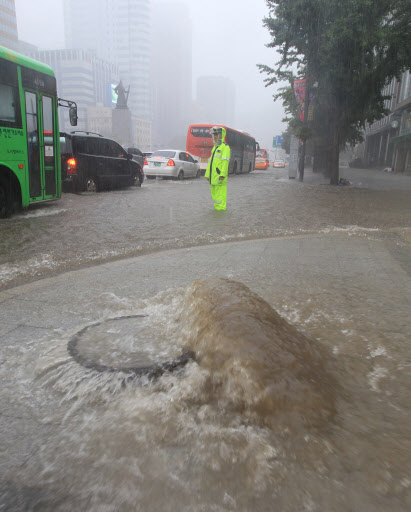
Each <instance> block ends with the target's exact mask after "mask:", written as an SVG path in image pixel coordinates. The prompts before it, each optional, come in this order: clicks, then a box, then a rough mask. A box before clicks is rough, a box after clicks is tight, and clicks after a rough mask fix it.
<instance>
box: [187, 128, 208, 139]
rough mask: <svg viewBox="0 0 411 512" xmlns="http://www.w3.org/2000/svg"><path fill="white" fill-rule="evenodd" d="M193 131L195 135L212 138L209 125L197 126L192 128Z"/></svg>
mask: <svg viewBox="0 0 411 512" xmlns="http://www.w3.org/2000/svg"><path fill="white" fill-rule="evenodd" d="M191 133H192V134H193V135H194V137H204V138H209V139H211V133H210V128H209V127H208V126H207V127H203V126H195V127H193V128H192V129H191Z"/></svg>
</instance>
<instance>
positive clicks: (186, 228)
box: [0, 170, 411, 290]
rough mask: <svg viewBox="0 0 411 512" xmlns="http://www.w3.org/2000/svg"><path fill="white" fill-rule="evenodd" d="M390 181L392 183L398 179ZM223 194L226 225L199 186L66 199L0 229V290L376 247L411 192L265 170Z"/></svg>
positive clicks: (160, 185)
mask: <svg viewBox="0 0 411 512" xmlns="http://www.w3.org/2000/svg"><path fill="white" fill-rule="evenodd" d="M361 172H362V173H364V172H365V171H358V173H361ZM383 177H384V178H386V176H383ZM388 178H392V179H391V180H389V182H388V183H395V178H396V177H395V176H389V177H388ZM405 180H407V178H405ZM363 181H364V180H362V179H360V180H359V183H358V185H359V187H361V186H363V183H362V182H363ZM370 181H371V180H370ZM408 181H410V182H411V180H408ZM406 182H407V181H405V183H406ZM371 184H372V181H371ZM228 186H229V189H228V194H229V195H228V210H227V212H226V214H225V215H224V217H223V216H221V215H220V216H219V214H218V212H217V213H216V212H214V211H213V209H212V202H211V199H210V193H209V187H208V185H207V183H206V181H205V180H204V178H202V179H201V180H186V181H184V182H175V181H163V180H146V181H145V183H144V184H143V187H142V188H141V189H132V188H129V189H126V190H119V191H111V192H104V193H100V194H96V195H87V194H79V195H74V194H63V197H62V199H61V200H60V201H58V202H55V203H50V204H47V205H41V206H38V207H36V208H31V209H29V210H27V211H26V212H23V213H20V214H19V215H16V216H14V217H12V218H11V219H7V220H5V221H2V222H0V290H1V289H5V288H9V287H11V286H16V285H18V284H22V283H25V282H28V281H30V280H36V279H39V278H43V277H50V276H52V275H56V274H58V273H61V272H66V271H69V270H75V269H78V268H82V267H84V266H86V265H95V264H98V263H102V262H106V261H112V260H115V259H119V258H125V257H130V256H137V255H141V254H147V253H150V252H156V251H159V250H164V249H172V248H181V247H191V246H198V245H205V244H211V243H219V242H226V241H230V240H248V239H258V238H266V237H276V236H290V235H298V234H304V233H321V232H328V231H335V230H347V231H350V232H353V233H356V234H359V235H364V236H365V235H367V234H368V235H370V236H374V237H380V236H386V233H388V232H390V231H391V230H395V229H396V228H402V227H410V226H411V214H410V213H409V208H410V207H409V197H410V189H409V188H408V190H407V189H406V190H403V189H401V187H402V186H403V183H399V184H398V189H397V190H371V189H365V188H355V189H352V188H349V187H345V188H344V187H338V188H337V187H331V186H329V185H321V186H320V187H319V186H310V185H305V184H304V185H303V184H300V183H299V182H295V181H291V180H288V178H287V173H286V171H284V170H270V171H254V172H253V173H251V174H247V175H242V176H236V177H230V180H229V185H228Z"/></svg>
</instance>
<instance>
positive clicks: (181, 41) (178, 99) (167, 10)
mask: <svg viewBox="0 0 411 512" xmlns="http://www.w3.org/2000/svg"><path fill="white" fill-rule="evenodd" d="M153 20H155V23H154V24H153V43H152V58H151V63H152V68H151V76H152V84H153V95H154V118H153V149H157V148H164V147H178V148H185V146H186V139H187V128H188V125H189V124H190V111H191V104H192V30H191V19H190V16H189V14H188V12H187V6H186V5H185V4H182V3H179V2H174V3H168V2H167V3H154V4H153Z"/></svg>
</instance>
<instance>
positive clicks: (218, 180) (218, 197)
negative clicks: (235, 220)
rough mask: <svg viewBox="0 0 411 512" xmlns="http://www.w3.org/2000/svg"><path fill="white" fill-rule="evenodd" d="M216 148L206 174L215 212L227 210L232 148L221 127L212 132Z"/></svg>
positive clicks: (215, 127) (213, 129) (212, 152)
mask: <svg viewBox="0 0 411 512" xmlns="http://www.w3.org/2000/svg"><path fill="white" fill-rule="evenodd" d="M210 132H211V136H212V138H213V143H214V147H213V149H212V151H211V157H210V159H209V161H208V165H207V170H206V173H205V178H206V180H207V181H208V182H209V183H210V188H211V197H212V198H213V202H214V209H215V210H225V209H226V204H227V177H228V164H229V163H230V146H228V145H227V144H226V143H225V142H224V139H225V136H226V131H225V129H224V128H222V127H221V126H213V128H211V130H210Z"/></svg>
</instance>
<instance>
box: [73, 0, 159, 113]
mask: <svg viewBox="0 0 411 512" xmlns="http://www.w3.org/2000/svg"><path fill="white" fill-rule="evenodd" d="M64 24H65V38H66V48H70V49H71V48H73V49H83V50H88V51H92V52H94V53H95V54H96V55H97V57H99V58H100V59H103V60H105V61H107V62H111V63H113V64H116V65H118V67H119V72H120V78H121V80H122V81H123V84H124V85H125V86H126V87H128V86H130V96H129V102H128V106H129V108H130V110H131V111H132V113H133V114H134V115H135V116H138V117H139V118H143V119H150V118H151V111H150V110H151V109H150V0H87V1H84V0H65V1H64Z"/></svg>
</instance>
